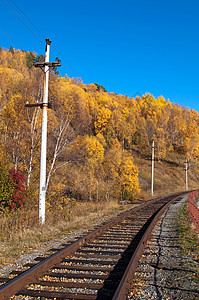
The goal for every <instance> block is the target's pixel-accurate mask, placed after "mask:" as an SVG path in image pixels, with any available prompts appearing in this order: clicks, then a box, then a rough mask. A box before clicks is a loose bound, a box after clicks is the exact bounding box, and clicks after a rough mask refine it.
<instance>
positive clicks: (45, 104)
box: [26, 39, 61, 224]
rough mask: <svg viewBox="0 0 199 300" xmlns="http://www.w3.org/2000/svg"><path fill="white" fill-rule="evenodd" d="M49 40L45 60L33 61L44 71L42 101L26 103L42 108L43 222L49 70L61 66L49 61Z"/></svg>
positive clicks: (42, 211) (41, 215)
mask: <svg viewBox="0 0 199 300" xmlns="http://www.w3.org/2000/svg"><path fill="white" fill-rule="evenodd" d="M50 44H51V41H50V40H49V39H46V49H45V62H35V63H34V66H35V67H39V68H41V69H42V70H43V71H44V95H43V103H36V104H26V107H36V106H40V108H41V109H42V132H41V158H40V187H39V222H40V223H41V224H44V222H45V198H46V150H47V108H48V107H49V104H48V83H49V70H50V68H54V67H57V66H61V64H60V63H59V62H57V61H56V62H49V55H50Z"/></svg>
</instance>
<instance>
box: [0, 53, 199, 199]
mask: <svg viewBox="0 0 199 300" xmlns="http://www.w3.org/2000/svg"><path fill="white" fill-rule="evenodd" d="M36 58H37V59H40V60H41V59H43V57H42V56H40V57H37V55H36V54H34V53H31V52H24V51H20V50H14V49H13V48H12V47H11V49H10V50H5V49H2V48H0V114H1V117H0V122H1V136H0V139H1V143H0V161H1V165H2V166H4V168H7V169H12V168H15V170H17V169H20V170H21V171H22V172H23V174H24V175H25V178H26V185H27V187H28V188H29V190H30V191H31V193H32V195H34V193H35V195H36V194H37V193H38V181H39V180H38V179H39V161H40V141H41V109H40V108H39V107H37V108H26V107H25V104H26V103H27V102H29V103H36V102H39V103H42V97H43V78H44V75H43V72H42V70H40V69H39V68H35V67H33V60H34V59H36ZM49 102H50V104H51V109H48V153H47V194H48V199H49V203H50V202H51V201H53V199H55V198H56V197H58V196H63V195H64V197H65V198H74V199H76V200H92V201H101V200H102V201H104V200H107V201H109V200H111V199H113V198H117V199H129V200H133V199H135V198H136V197H137V195H138V194H139V192H140V190H141V191H143V189H144V188H145V185H144V182H145V180H146V178H143V176H144V175H143V174H144V173H145V176H146V177H147V176H148V178H149V177H150V173H148V174H146V172H143V168H144V166H143V161H142V162H141V157H142V158H143V157H144V159H145V160H146V158H148V159H147V160H146V164H148V167H149V162H150V161H149V159H150V155H151V142H152V140H153V139H154V141H155V145H156V148H155V157H156V160H157V164H158V163H160V164H161V163H163V162H164V163H166V162H167V163H168V164H170V165H171V164H172V163H175V164H176V163H177V164H178V160H179V158H180V163H182V164H183V161H185V158H186V157H187V158H188V160H189V161H190V162H191V164H190V166H191V168H192V170H193V169H194V170H195V172H196V173H195V174H196V175H197V159H198V154H199V115H198V112H196V111H195V110H190V109H188V108H183V107H180V106H179V105H178V104H174V103H171V102H170V101H169V100H165V99H164V98H163V97H162V96H160V97H158V98H157V99H155V98H154V97H153V96H152V95H150V94H145V95H143V96H142V97H136V99H134V98H129V97H127V96H123V95H116V94H115V93H107V92H106V90H105V89H104V88H103V87H102V86H100V85H99V84H84V83H83V82H82V81H81V80H80V79H78V78H72V79H71V78H69V77H67V76H65V77H64V78H63V77H61V76H60V75H59V74H58V73H56V72H53V71H51V73H50V82H49ZM181 167H182V170H183V166H182V165H181ZM147 170H149V169H147ZM147 172H149V171H147ZM183 188H184V187H182V189H183Z"/></svg>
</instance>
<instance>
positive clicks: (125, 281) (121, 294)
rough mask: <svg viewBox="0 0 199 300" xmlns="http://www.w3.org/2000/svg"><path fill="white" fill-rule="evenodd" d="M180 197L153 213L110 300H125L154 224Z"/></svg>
mask: <svg viewBox="0 0 199 300" xmlns="http://www.w3.org/2000/svg"><path fill="white" fill-rule="evenodd" d="M181 197H182V195H180V196H177V197H175V198H174V199H171V200H170V201H169V202H167V203H166V204H165V205H164V206H163V207H162V208H160V210H159V211H158V212H157V213H155V216H154V217H153V216H152V220H151V222H150V224H149V226H148V228H147V229H146V231H145V233H144V235H143V237H142V238H141V240H140V242H139V244H138V246H137V248H136V250H135V252H134V254H133V256H132V258H131V260H130V262H129V264H128V266H127V268H126V271H125V273H124V275H123V277H122V279H121V281H120V284H119V285H118V287H117V290H116V292H115V294H114V296H113V298H112V300H125V299H126V297H127V293H128V289H129V288H130V280H129V279H130V277H131V276H132V274H133V273H134V272H135V271H136V268H137V265H138V261H139V259H140V258H141V255H142V252H143V250H144V248H145V247H146V244H147V240H148V239H149V237H150V234H151V232H152V230H153V228H154V226H155V224H156V222H157V221H158V219H159V218H160V217H161V216H162V214H163V213H164V212H165V211H166V209H167V208H168V207H169V206H170V205H171V204H172V203H174V202H175V201H176V200H178V199H179V198H181Z"/></svg>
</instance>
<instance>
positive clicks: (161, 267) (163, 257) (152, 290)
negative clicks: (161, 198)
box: [128, 196, 199, 300]
mask: <svg viewBox="0 0 199 300" xmlns="http://www.w3.org/2000/svg"><path fill="white" fill-rule="evenodd" d="M187 198H188V197H187V196H184V197H183V198H182V200H181V201H179V202H176V203H174V204H172V205H171V206H170V207H169V209H168V210H167V211H166V212H165V213H164V215H163V217H162V218H161V219H160V220H159V221H158V223H157V225H156V226H155V228H154V229H153V231H152V235H151V239H150V240H149V242H148V244H147V247H146V248H145V250H144V253H143V255H142V258H141V260H140V261H139V263H138V267H137V271H136V274H135V276H134V277H133V278H132V283H131V289H130V291H129V295H128V299H131V300H133V299H165V300H169V299H172V300H173V299H181V300H182V299H187V300H192V299H199V282H198V281H197V279H198V277H199V274H198V270H199V264H198V263H197V262H196V261H194V260H193V259H192V258H191V257H189V256H183V254H182V251H181V247H180V245H179V240H178V239H179V232H178V225H177V216H178V214H179V210H180V207H181V206H182V205H183V204H184V202H185V201H187Z"/></svg>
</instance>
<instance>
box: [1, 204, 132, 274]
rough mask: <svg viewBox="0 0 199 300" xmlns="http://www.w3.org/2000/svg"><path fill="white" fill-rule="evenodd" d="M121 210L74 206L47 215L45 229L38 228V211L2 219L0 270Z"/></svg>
mask: <svg viewBox="0 0 199 300" xmlns="http://www.w3.org/2000/svg"><path fill="white" fill-rule="evenodd" d="M129 207H132V205H129ZM124 209H126V206H124V205H119V204H118V203H117V202H116V201H115V202H114V201H112V202H109V203H90V202H86V203H76V204H75V205H69V206H67V207H66V208H65V209H63V210H59V211H56V212H55V211H54V212H47V213H46V222H45V226H39V224H38V216H37V215H38V212H37V211H31V212H30V211H28V212H27V211H23V212H18V213H15V214H14V215H10V216H7V217H5V216H2V217H1V220H0V228H1V229H0V234H1V236H0V237H1V242H0V247H1V254H0V268H1V267H2V266H3V265H4V266H5V265H7V264H9V263H12V262H13V260H14V259H15V258H16V257H18V256H19V255H20V254H25V253H27V252H29V251H30V250H32V249H37V248H40V247H41V245H42V244H43V243H48V242H50V241H52V240H54V239H55V238H56V239H59V238H61V237H63V236H67V235H68V234H69V233H70V232H72V231H76V230H80V229H81V230H82V229H86V228H89V227H91V226H92V225H93V224H95V223H99V221H100V220H101V221H102V220H103V219H104V218H105V217H111V215H113V214H115V213H117V212H119V211H123V210H124ZM27 214H28V215H27Z"/></svg>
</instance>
